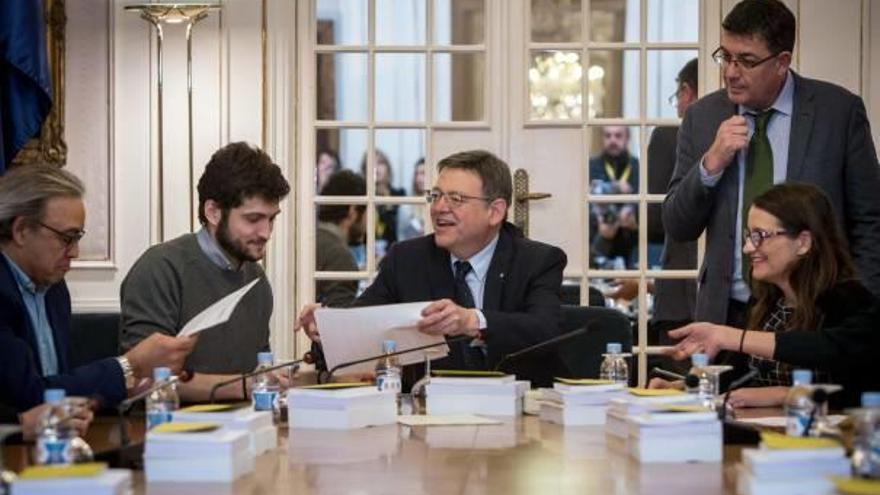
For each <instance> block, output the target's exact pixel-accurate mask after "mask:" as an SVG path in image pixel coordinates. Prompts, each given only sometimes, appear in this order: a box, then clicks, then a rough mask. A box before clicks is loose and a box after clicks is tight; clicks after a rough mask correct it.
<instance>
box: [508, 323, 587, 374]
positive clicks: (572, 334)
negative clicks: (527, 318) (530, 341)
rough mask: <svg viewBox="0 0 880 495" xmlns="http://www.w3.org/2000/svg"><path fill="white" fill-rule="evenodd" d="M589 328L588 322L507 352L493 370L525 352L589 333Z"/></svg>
mask: <svg viewBox="0 0 880 495" xmlns="http://www.w3.org/2000/svg"><path fill="white" fill-rule="evenodd" d="M589 329H590V324H589V323H588V324H587V325H586V326H584V327H583V328H578V329H577V330H572V331H570V332H567V333H564V334H562V335H557V336H556V337H553V338H552V339H548V340H545V341H543V342H538V343H537V344H534V345H530V346H528V347H525V348H522V349H520V350H518V351H516V352H511V353H510V354H507V355H505V356H504V357H503V358H501V360H500V361H498V364H496V365H495V369H494V370H493V371H500V370H501V366H502V365H504V364H506V363H507V362H508V361H511V360H514V359H517V358H519V357H520V356H523V355H525V354H529V353H531V352H534V351H537V350H540V349H543V348H545V347H550V346H552V345H556V344H558V343H560V342H564V341H566V340H568V339H573V338H575V337H577V336H578V335H583V334H585V333H587V331H588V330H589Z"/></svg>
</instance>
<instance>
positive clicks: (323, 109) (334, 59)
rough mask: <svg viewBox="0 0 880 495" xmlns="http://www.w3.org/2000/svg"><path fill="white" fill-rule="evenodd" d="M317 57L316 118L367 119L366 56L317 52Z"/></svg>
mask: <svg viewBox="0 0 880 495" xmlns="http://www.w3.org/2000/svg"><path fill="white" fill-rule="evenodd" d="M316 59H317V68H316V72H315V77H316V79H317V80H316V81H315V82H316V84H315V86H316V87H317V95H316V97H317V101H316V102H315V103H316V104H315V108H316V113H317V118H318V120H343V121H355V122H363V121H365V120H367V84H366V81H367V55H366V54H365V53H319V54H317V55H316Z"/></svg>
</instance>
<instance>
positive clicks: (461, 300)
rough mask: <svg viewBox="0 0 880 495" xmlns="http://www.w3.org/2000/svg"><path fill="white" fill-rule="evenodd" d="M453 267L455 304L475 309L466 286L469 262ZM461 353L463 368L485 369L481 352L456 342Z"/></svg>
mask: <svg viewBox="0 0 880 495" xmlns="http://www.w3.org/2000/svg"><path fill="white" fill-rule="evenodd" d="M453 266H454V267H455V302H456V304H458V305H459V306H461V307H463V308H476V307H477V305H476V304H474V295H473V293H472V292H471V288H470V287H468V284H467V280H466V279H467V275H468V273H470V271H471V270H472V269H473V267H471V264H470V262H467V261H456V262H455V263H453ZM456 344H458V346H459V348H460V349H461V351H462V358H463V360H464V367H465V368H466V369H471V370H481V369H485V368H486V356H485V355H484V354H483V350H482V349H479V348H477V347H473V346H471V345H470V342H456Z"/></svg>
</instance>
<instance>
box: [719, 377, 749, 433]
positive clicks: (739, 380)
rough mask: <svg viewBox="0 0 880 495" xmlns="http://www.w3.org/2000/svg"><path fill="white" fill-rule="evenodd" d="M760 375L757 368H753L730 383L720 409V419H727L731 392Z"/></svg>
mask: <svg viewBox="0 0 880 495" xmlns="http://www.w3.org/2000/svg"><path fill="white" fill-rule="evenodd" d="M756 376H758V370H757V369H754V368H753V369H751V370H749V372H748V373H746V374H745V375H743V376H741V377H739V378H737V379H736V380H734V381H733V382H731V383H730V387H728V388H727V392H725V393H724V400H723V401H722V402H721V408H719V409H718V419H720V420H721V421H724V420H726V419H727V401H728V400H729V399H730V393H731V392H733V391H734V390H736V389H738V388H742V386H743V385H745V384H746V383H748V382H749V381H751V380H752V378H754V377H756Z"/></svg>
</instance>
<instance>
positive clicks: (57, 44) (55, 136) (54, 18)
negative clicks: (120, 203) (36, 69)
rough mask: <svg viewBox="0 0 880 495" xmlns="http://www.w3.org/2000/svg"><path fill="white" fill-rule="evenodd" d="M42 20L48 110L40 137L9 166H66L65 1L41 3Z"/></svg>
mask: <svg viewBox="0 0 880 495" xmlns="http://www.w3.org/2000/svg"><path fill="white" fill-rule="evenodd" d="M43 17H44V19H45V21H46V50H47V51H48V52H49V53H48V56H49V74H50V77H51V80H52V109H51V110H50V111H49V115H48V117H46V121H45V122H43V128H42V129H41V130H40V136H39V137H37V138H34V139H31V140H30V141H28V142H27V143H26V144H25V145H24V147H23V148H22V149H21V150H20V151H19V152H18V155H16V156H15V158H14V159H13V160H12V164H13V165H27V164H31V163H49V164H52V165H57V166H59V167H63V166H64V165H65V164H66V163H67V143H66V142H65V141H64V71H65V53H66V51H65V50H66V48H65V43H66V41H65V31H66V27H67V13H66V9H65V0H43Z"/></svg>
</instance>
